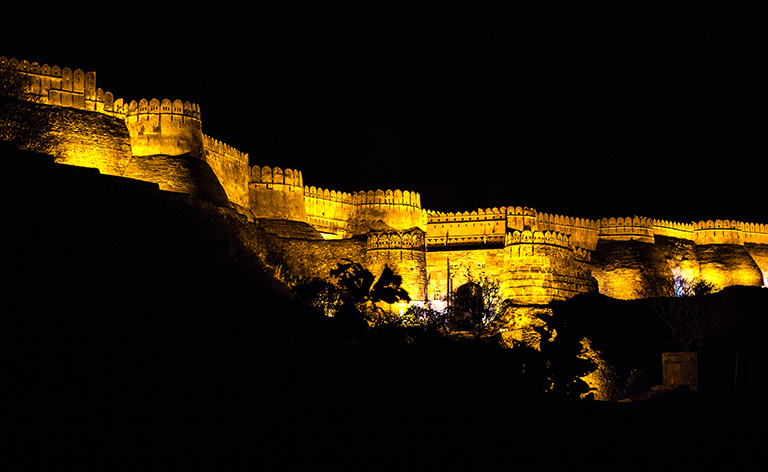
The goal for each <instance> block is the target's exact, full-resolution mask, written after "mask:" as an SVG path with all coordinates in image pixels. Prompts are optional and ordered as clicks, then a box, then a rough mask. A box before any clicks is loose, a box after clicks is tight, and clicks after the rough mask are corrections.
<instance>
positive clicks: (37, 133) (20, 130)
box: [0, 68, 60, 154]
mask: <svg viewBox="0 0 768 472" xmlns="http://www.w3.org/2000/svg"><path fill="white" fill-rule="evenodd" d="M41 102H42V97H41V96H40V95H38V94H36V93H34V91H33V90H32V79H31V78H30V77H29V76H28V75H25V74H22V73H19V72H17V71H16V70H13V69H7V68H6V69H0V141H3V142H6V143H9V144H11V145H12V146H15V147H17V148H19V149H24V150H27V151H34V152H40V153H44V154H51V153H53V152H54V151H55V149H56V146H57V144H58V142H59V140H60V138H59V137H58V136H57V135H55V134H53V133H51V129H52V128H53V121H54V119H55V118H54V116H55V115H54V114H53V113H51V109H50V107H48V106H46V105H42V104H41Z"/></svg>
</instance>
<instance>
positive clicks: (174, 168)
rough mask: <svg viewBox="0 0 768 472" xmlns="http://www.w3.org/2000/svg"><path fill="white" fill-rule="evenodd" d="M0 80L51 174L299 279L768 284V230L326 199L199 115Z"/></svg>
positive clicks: (56, 78) (399, 197) (538, 295)
mask: <svg viewBox="0 0 768 472" xmlns="http://www.w3.org/2000/svg"><path fill="white" fill-rule="evenodd" d="M0 68H10V69H14V70H16V71H18V72H20V73H23V74H25V75H27V76H29V77H30V78H31V79H32V88H33V92H34V93H35V94H37V96H39V97H40V101H41V103H43V104H45V105H48V106H50V107H51V113H54V114H56V118H57V119H56V123H57V125H56V127H55V129H53V130H51V132H52V133H56V134H58V135H59V137H60V138H61V139H60V143H61V144H60V145H59V146H58V148H57V149H56V150H55V154H56V156H57V161H58V162H60V163H63V164H69V165H75V166H83V167H91V168H96V169H98V170H99V171H100V172H101V173H103V174H107V175H113V176H119V177H124V178H130V179H137V180H142V181H146V182H152V183H154V184H157V186H158V187H159V188H160V189H161V190H165V191H171V192H181V193H187V194H190V195H192V196H194V197H196V198H200V199H204V200H207V201H209V202H212V203H215V204H217V205H219V206H223V207H229V208H232V209H234V210H236V211H237V212H239V213H240V214H242V215H244V216H245V217H246V218H248V220H249V221H252V222H255V223H258V224H259V225H260V226H262V227H263V228H265V229H266V230H267V231H268V232H271V233H273V234H274V235H275V236H276V237H277V238H278V240H279V241H280V244H281V245H282V248H283V249H284V251H285V253H286V254H288V255H290V260H289V261H288V263H289V264H290V269H291V270H292V271H294V272H296V273H298V274H301V275H302V276H303V277H320V278H327V277H328V275H329V270H330V269H331V268H333V267H334V266H335V265H336V263H337V262H339V261H341V260H342V259H344V258H347V259H351V260H353V261H356V262H360V263H361V264H363V265H364V266H366V267H368V268H369V269H370V270H371V271H372V272H374V273H376V274H378V273H379V272H380V270H381V269H382V268H383V267H384V265H385V264H386V265H389V266H390V267H391V268H393V269H394V270H395V272H396V273H398V274H399V275H401V276H402V278H403V286H404V287H405V288H406V289H407V290H408V292H409V295H410V297H411V299H412V300H413V301H417V302H428V301H437V300H441V299H442V298H444V297H445V295H447V294H448V293H450V292H451V291H453V290H455V289H457V288H458V287H459V286H461V285H462V284H465V283H467V282H469V281H473V280H480V279H482V278H490V279H493V280H496V281H498V282H499V286H500V290H501V296H502V298H505V299H506V298H509V299H512V300H513V301H514V302H516V303H519V304H531V305H537V304H546V303H548V302H550V301H553V300H563V299H567V298H570V297H572V296H574V295H577V294H580V293H589V292H594V291H599V292H600V293H603V294H606V295H609V296H611V297H615V298H621V299H632V298H641V297H644V296H649V295H652V293H650V291H649V287H652V286H654V285H656V284H658V283H659V282H661V283H662V284H667V285H669V286H671V285H672V284H673V283H674V281H675V280H678V281H679V280H683V279H688V280H691V279H695V278H701V279H703V280H705V281H707V282H710V283H712V284H713V285H714V286H715V287H716V288H717V289H721V288H724V287H727V286H731V285H749V286H765V285H768V224H758V223H746V222H740V221H733V220H720V219H718V220H708V221H699V222H691V223H680V222H672V221H663V220H657V219H652V218H645V217H639V216H631V217H618V218H614V217H610V218H609V217H606V218H602V219H600V220H589V219H584V218H578V217H568V216H561V215H554V214H549V213H542V212H538V211H536V210H534V209H532V208H528V207H520V206H508V207H501V208H488V209H478V210H476V211H472V212H456V213H438V212H434V211H429V210H427V209H424V208H422V206H421V196H420V195H419V194H418V193H416V192H412V191H407V190H405V191H401V190H394V191H393V190H386V191H382V190H376V191H358V192H352V193H347V192H342V191H334V190H327V189H323V188H319V187H315V186H308V185H305V183H304V176H303V175H302V173H301V172H300V171H298V170H294V169H283V168H281V167H277V166H267V165H264V166H258V165H253V166H251V165H250V162H249V155H248V154H247V153H244V152H241V151H239V150H237V149H235V148H233V147H231V146H228V145H226V144H224V143H223V142H221V141H219V140H217V139H214V138H212V137H210V136H208V135H206V134H204V133H203V129H202V119H201V112H200V107H199V106H198V105H197V104H193V103H190V102H182V101H181V100H173V101H171V100H168V99H163V100H158V99H154V98H153V99H150V100H147V99H140V100H138V101H136V100H132V101H130V102H126V101H124V100H123V99H122V98H118V99H115V98H114V95H113V94H112V93H111V92H105V91H103V90H102V89H101V88H98V87H97V86H96V73H95V72H83V71H82V70H80V69H75V70H72V69H70V68H66V67H65V68H63V69H62V68H59V67H58V66H54V67H49V66H48V65H40V64H38V63H36V62H32V63H29V62H27V61H18V60H16V59H10V60H9V59H7V58H6V57H0Z"/></svg>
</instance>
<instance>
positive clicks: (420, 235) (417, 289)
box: [366, 228, 427, 301]
mask: <svg viewBox="0 0 768 472" xmlns="http://www.w3.org/2000/svg"><path fill="white" fill-rule="evenodd" d="M366 259H367V262H368V267H369V270H371V272H372V273H374V274H380V273H381V271H382V270H383V269H384V266H387V267H389V268H390V269H392V270H393V271H394V272H395V274H397V275H399V276H400V277H402V284H401V286H402V287H403V288H404V289H405V290H406V291H407V292H408V295H409V296H410V298H411V300H420V301H421V300H426V299H427V293H426V287H427V270H426V247H425V238H424V231H422V230H421V229H419V228H412V229H409V230H404V231H370V232H369V233H368V236H367V244H366Z"/></svg>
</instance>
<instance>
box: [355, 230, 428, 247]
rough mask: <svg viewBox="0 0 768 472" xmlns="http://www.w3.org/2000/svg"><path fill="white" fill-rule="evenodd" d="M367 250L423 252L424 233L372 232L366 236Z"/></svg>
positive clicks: (414, 231)
mask: <svg viewBox="0 0 768 472" xmlns="http://www.w3.org/2000/svg"><path fill="white" fill-rule="evenodd" d="M367 249H368V250H369V251H373V250H395V249H409V250H417V251H424V250H426V247H425V245H424V232H423V231H421V230H418V229H416V230H409V231H372V232H370V233H369V234H368V243H367Z"/></svg>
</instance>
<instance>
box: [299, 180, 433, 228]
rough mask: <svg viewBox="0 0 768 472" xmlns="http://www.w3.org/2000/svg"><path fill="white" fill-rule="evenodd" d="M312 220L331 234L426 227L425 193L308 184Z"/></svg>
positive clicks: (307, 199) (308, 214) (308, 211)
mask: <svg viewBox="0 0 768 472" xmlns="http://www.w3.org/2000/svg"><path fill="white" fill-rule="evenodd" d="M304 196H305V207H306V214H307V218H308V222H309V223H310V224H312V225H313V226H315V227H317V228H318V230H319V231H321V232H323V233H324V234H326V235H328V236H329V237H348V236H352V235H356V234H365V233H367V232H368V231H370V230H371V229H384V228H389V229H393V230H406V229H410V228H420V229H422V230H426V212H424V211H423V210H422V209H421V196H420V195H419V194H418V193H416V192H409V191H408V190H406V191H401V190H394V191H393V190H376V191H375V192H374V191H367V192H366V191H360V192H353V193H351V194H349V193H346V192H336V191H334V190H327V189H321V188H316V187H305V188H304Z"/></svg>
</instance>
